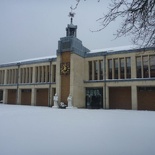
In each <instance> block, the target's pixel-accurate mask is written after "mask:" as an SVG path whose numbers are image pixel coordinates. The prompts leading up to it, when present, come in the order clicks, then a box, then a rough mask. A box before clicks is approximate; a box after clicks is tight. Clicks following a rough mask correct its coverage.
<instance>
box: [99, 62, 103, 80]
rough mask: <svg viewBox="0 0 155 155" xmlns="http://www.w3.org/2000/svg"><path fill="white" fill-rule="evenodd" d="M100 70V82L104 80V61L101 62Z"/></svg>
mask: <svg viewBox="0 0 155 155" xmlns="http://www.w3.org/2000/svg"><path fill="white" fill-rule="evenodd" d="M99 69H100V71H99V72H100V80H103V60H100V61H99Z"/></svg>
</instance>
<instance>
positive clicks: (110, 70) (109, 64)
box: [108, 59, 112, 79]
mask: <svg viewBox="0 0 155 155" xmlns="http://www.w3.org/2000/svg"><path fill="white" fill-rule="evenodd" d="M108 78H109V79H112V59H110V60H108Z"/></svg>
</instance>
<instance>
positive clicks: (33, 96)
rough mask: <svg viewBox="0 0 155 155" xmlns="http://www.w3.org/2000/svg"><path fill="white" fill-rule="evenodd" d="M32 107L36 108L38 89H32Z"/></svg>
mask: <svg viewBox="0 0 155 155" xmlns="http://www.w3.org/2000/svg"><path fill="white" fill-rule="evenodd" d="M31 105H33V106H35V105H36V89H35V88H32V91H31Z"/></svg>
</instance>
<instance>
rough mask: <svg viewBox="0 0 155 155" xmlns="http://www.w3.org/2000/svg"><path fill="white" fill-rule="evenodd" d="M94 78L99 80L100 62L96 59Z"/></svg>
mask: <svg viewBox="0 0 155 155" xmlns="http://www.w3.org/2000/svg"><path fill="white" fill-rule="evenodd" d="M94 80H98V62H97V61H94Z"/></svg>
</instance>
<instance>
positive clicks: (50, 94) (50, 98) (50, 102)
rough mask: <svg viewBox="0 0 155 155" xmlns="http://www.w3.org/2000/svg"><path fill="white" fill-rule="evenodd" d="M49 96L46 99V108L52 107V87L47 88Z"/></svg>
mask: <svg viewBox="0 0 155 155" xmlns="http://www.w3.org/2000/svg"><path fill="white" fill-rule="evenodd" d="M48 92H49V94H48V96H49V99H48V106H49V107H52V100H53V95H52V94H53V92H52V87H49V90H48Z"/></svg>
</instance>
